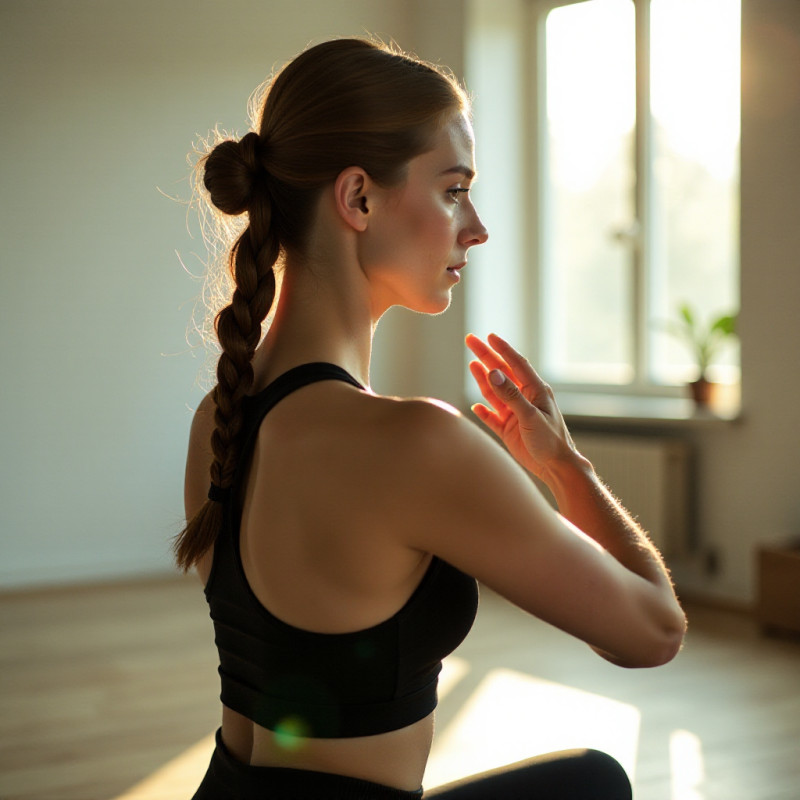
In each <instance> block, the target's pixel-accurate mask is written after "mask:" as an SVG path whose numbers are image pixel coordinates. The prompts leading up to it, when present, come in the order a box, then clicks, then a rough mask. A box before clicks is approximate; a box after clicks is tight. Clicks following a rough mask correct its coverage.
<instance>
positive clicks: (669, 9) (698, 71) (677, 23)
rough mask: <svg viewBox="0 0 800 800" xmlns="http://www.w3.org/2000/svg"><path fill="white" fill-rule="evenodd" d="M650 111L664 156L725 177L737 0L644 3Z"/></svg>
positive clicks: (731, 145)
mask: <svg viewBox="0 0 800 800" xmlns="http://www.w3.org/2000/svg"><path fill="white" fill-rule="evenodd" d="M650 13H651V17H650V29H651V44H650V46H651V67H650V70H651V75H650V81H651V89H652V92H651V98H652V99H651V111H652V114H653V117H654V118H655V119H656V121H657V122H658V123H659V124H660V125H661V126H662V127H663V130H664V133H665V135H666V137H667V141H668V143H669V146H670V147H671V149H672V150H674V151H675V152H676V153H678V154H680V155H681V156H683V157H684V158H686V159H688V160H690V161H694V162H697V163H699V164H702V165H703V166H704V167H705V168H706V169H707V170H708V171H709V172H710V173H711V174H712V175H714V176H715V177H716V178H719V179H720V180H722V179H730V178H731V177H732V176H733V174H734V171H735V170H736V153H737V149H738V146H739V128H740V123H739V117H740V110H739V107H740V100H739V94H740V90H739V86H740V77H739V76H740V71H741V47H740V46H739V41H740V30H741V4H740V0H652V3H651V12H650Z"/></svg>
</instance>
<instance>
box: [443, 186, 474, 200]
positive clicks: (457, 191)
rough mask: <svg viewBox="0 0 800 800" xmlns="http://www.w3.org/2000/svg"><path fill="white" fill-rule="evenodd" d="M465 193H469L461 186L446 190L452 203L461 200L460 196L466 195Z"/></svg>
mask: <svg viewBox="0 0 800 800" xmlns="http://www.w3.org/2000/svg"><path fill="white" fill-rule="evenodd" d="M467 192H469V189H468V188H464V187H461V186H456V187H455V188H453V189H448V190H447V194H449V195H450V198H451V199H452V201H453V202H454V203H458V202H459V201H460V200H461V195H462V194H467Z"/></svg>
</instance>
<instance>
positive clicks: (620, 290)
mask: <svg viewBox="0 0 800 800" xmlns="http://www.w3.org/2000/svg"><path fill="white" fill-rule="evenodd" d="M634 25H635V21H634V7H633V3H632V2H631V0H592V2H586V3H579V4H577V5H572V6H565V7H563V8H559V9H555V10H553V11H551V12H550V14H549V15H548V17H547V21H546V85H547V125H548V136H547V148H548V151H547V156H546V158H545V164H546V170H545V172H546V178H545V180H544V182H543V183H544V188H545V192H544V198H543V200H544V209H545V211H544V213H545V219H544V223H545V224H544V226H543V240H544V248H543V249H544V255H543V258H544V263H543V265H542V282H541V286H542V291H543V293H544V297H543V301H544V302H543V303H542V304H541V305H542V312H543V313H542V344H543V348H542V356H543V367H544V371H545V374H546V375H547V377H548V378H549V379H550V380H556V381H588V382H594V383H626V382H629V381H631V380H632V378H633V353H632V351H633V348H632V335H633V321H632V318H631V301H632V298H631V292H632V266H631V261H632V254H631V250H630V246H631V245H630V242H629V241H627V239H626V237H625V235H624V234H621V235H617V236H615V231H616V232H619V231H626V230H629V229H630V228H631V225H632V221H633V219H634V209H633V201H634V190H633V184H634V178H633V147H634V134H633V129H634V123H635V114H636V112H635V107H636V85H635V80H636V78H635V49H634V48H635V32H634Z"/></svg>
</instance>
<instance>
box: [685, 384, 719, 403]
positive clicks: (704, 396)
mask: <svg viewBox="0 0 800 800" xmlns="http://www.w3.org/2000/svg"><path fill="white" fill-rule="evenodd" d="M715 386H716V384H714V383H712V382H711V381H709V380H707V379H706V378H698V379H697V380H696V381H692V382H691V383H690V384H689V391H690V393H691V396H692V400H694V402H695V404H696V405H698V406H700V407H702V408H707V407H708V406H709V405H711V402H712V401H713V399H714V388H715Z"/></svg>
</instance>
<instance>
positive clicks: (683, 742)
mask: <svg viewBox="0 0 800 800" xmlns="http://www.w3.org/2000/svg"><path fill="white" fill-rule="evenodd" d="M669 757H670V766H671V768H672V800H703V798H704V797H705V795H703V794H702V792H701V791H700V789H701V787H702V785H703V781H704V780H705V777H706V775H705V766H704V764H703V746H702V743H701V741H700V739H699V738H698V737H697V736H695V735H694V734H693V733H690V732H689V731H683V730H677V731H673V732H672V735H671V736H670V741H669Z"/></svg>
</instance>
